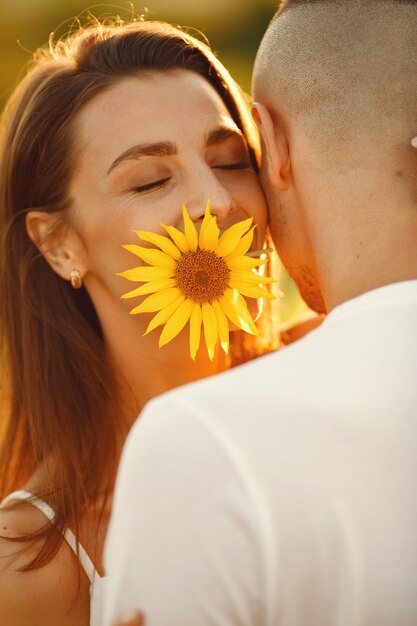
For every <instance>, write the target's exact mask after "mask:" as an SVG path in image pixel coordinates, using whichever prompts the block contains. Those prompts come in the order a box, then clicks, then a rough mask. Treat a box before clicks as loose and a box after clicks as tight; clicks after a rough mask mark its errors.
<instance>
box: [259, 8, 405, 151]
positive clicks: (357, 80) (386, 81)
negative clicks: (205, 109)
mask: <svg viewBox="0 0 417 626" xmlns="http://www.w3.org/2000/svg"><path fill="white" fill-rule="evenodd" d="M416 69H417V2H416V0H287V1H286V2H284V3H283V5H282V6H281V9H280V11H279V12H278V13H277V15H276V16H275V17H274V19H273V20H272V22H271V25H270V27H269V29H268V31H267V33H266V35H265V37H264V39H263V41H262V44H261V47H260V49H259V52H258V56H257V59H256V64H255V72H254V93H255V98H260V97H263V98H266V99H267V100H268V101H269V102H271V103H274V102H276V103H279V104H280V106H282V108H283V110H284V111H285V112H286V113H287V115H288V116H289V117H291V118H293V119H297V120H299V122H300V123H302V124H303V126H304V127H305V129H306V130H310V131H311V133H312V134H314V137H315V139H316V140H317V141H320V142H322V144H323V145H324V146H325V147H326V148H327V149H328V150H329V151H330V152H331V153H334V152H337V151H338V150H339V149H340V144H339V142H342V143H343V142H345V141H346V140H347V141H349V140H351V139H355V138H362V139H363V138H364V137H367V138H369V139H371V140H373V141H375V142H377V143H378V144H381V141H382V145H387V144H388V143H391V145H392V143H394V144H395V143H400V144H401V145H402V146H403V147H404V152H403V154H405V152H406V149H407V151H408V152H410V151H409V146H410V140H411V139H412V137H413V136H414V135H415V134H417V76H416ZM382 135H383V136H382ZM332 156H333V154H332Z"/></svg>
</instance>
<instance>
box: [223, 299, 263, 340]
mask: <svg viewBox="0 0 417 626" xmlns="http://www.w3.org/2000/svg"><path fill="white" fill-rule="evenodd" d="M242 301H243V304H242ZM219 303H220V306H221V307H222V309H223V311H224V312H225V313H226V315H227V317H228V318H229V320H230V321H231V322H233V324H235V325H236V326H238V327H239V328H241V329H242V330H244V331H246V332H247V333H250V334H251V335H257V334H258V329H257V328H256V326H255V324H254V322H253V319H252V317H251V315H250V313H249V311H248V307H247V306H246V302H245V301H244V300H243V298H241V299H240V298H239V293H238V292H237V291H236V289H226V291H225V292H224V294H223V295H222V297H221V298H220V299H219Z"/></svg>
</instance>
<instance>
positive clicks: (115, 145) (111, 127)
mask: <svg viewBox="0 0 417 626" xmlns="http://www.w3.org/2000/svg"><path fill="white" fill-rule="evenodd" d="M220 123H223V125H224V124H225V123H226V124H227V125H230V126H235V124H234V122H233V121H232V118H231V116H230V114H229V112H228V110H227V108H226V106H225V104H224V103H223V101H222V99H221V98H220V96H219V94H218V93H217V92H216V91H215V89H214V88H213V87H212V86H211V85H210V84H209V82H208V81H206V80H205V79H204V78H203V77H202V76H199V75H198V74H196V73H195V72H191V71H188V70H181V69H180V70H170V71H168V72H154V73H149V74H146V75H141V76H137V77H129V78H126V79H123V80H121V81H120V82H118V83H116V84H115V85H113V86H112V87H111V88H110V89H108V90H106V91H105V92H103V93H101V94H99V95H98V96H96V97H95V98H94V99H93V100H92V101H91V102H90V103H89V104H88V105H87V106H86V107H85V108H84V110H83V111H82V113H81V114H80V117H79V119H78V123H77V134H78V138H79V139H80V140H81V145H84V147H87V148H91V149H94V151H95V152H97V151H98V150H106V149H108V150H110V151H112V152H113V150H116V151H117V150H118V149H126V146H129V145H133V144H135V143H141V142H154V141H172V142H175V143H184V142H187V140H189V141H195V140H196V139H197V138H198V137H203V136H204V135H205V134H206V133H207V132H209V131H210V130H212V129H213V128H216V127H217V126H218V125H219V124H220Z"/></svg>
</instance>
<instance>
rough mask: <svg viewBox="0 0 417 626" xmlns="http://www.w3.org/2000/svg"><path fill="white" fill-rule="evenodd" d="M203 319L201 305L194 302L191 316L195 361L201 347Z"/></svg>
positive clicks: (191, 344) (192, 348)
mask: <svg viewBox="0 0 417 626" xmlns="http://www.w3.org/2000/svg"><path fill="white" fill-rule="evenodd" d="M202 320H203V315H202V312H201V306H200V305H199V304H197V303H194V305H193V310H192V311H191V316H190V354H191V358H192V360H193V361H195V357H196V354H197V351H198V348H199V347H200V339H201V322H202Z"/></svg>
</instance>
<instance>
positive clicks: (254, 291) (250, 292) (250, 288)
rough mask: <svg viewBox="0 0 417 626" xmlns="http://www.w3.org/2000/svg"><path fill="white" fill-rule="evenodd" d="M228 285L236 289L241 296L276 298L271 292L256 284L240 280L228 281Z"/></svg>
mask: <svg viewBox="0 0 417 626" xmlns="http://www.w3.org/2000/svg"><path fill="white" fill-rule="evenodd" d="M230 287H231V288H232V289H236V290H237V291H239V293H241V294H242V295H243V296H246V297H247V298H265V300H276V297H275V296H274V294H273V293H270V292H269V291H266V290H265V289H262V287H258V285H247V284H242V283H241V282H236V283H235V282H234V281H233V280H231V281H230Z"/></svg>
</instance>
